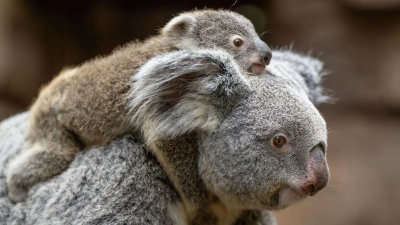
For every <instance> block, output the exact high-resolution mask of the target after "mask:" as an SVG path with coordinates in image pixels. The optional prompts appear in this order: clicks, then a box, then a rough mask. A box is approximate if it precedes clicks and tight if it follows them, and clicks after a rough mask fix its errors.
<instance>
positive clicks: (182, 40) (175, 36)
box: [161, 13, 196, 49]
mask: <svg viewBox="0 0 400 225" xmlns="http://www.w3.org/2000/svg"><path fill="white" fill-rule="evenodd" d="M195 25H196V19H195V18H194V17H193V16H192V15H190V14H188V13H183V14H181V15H179V16H177V17H174V18H173V19H172V20H171V21H169V22H168V23H167V24H166V25H165V26H164V28H162V30H161V35H163V36H165V37H167V38H168V39H169V40H170V41H172V43H174V44H175V46H176V47H177V48H179V49H191V46H195V45H192V44H193V43H190V40H191V39H190V38H189V36H190V34H191V33H192V31H193V29H194V27H195Z"/></svg>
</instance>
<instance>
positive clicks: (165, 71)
mask: <svg viewBox="0 0 400 225" xmlns="http://www.w3.org/2000/svg"><path fill="white" fill-rule="evenodd" d="M249 92H250V87H249V84H248V82H247V80H245V78H244V77H243V76H242V75H241V73H240V70H239V68H238V66H237V65H236V63H235V62H234V60H233V58H232V57H231V56H230V55H229V54H228V53H225V52H222V51H211V50H209V51H207V50H202V51H187V50H185V51H176V52H172V53H167V54H164V55H161V56H157V57H155V58H153V59H151V60H150V61H149V62H148V63H146V64H145V65H144V66H143V67H142V68H141V69H140V70H139V72H138V73H137V74H136V75H134V76H133V77H132V87H131V89H130V90H129V93H128V96H127V107H128V110H129V111H130V114H129V115H130V120H131V124H133V126H134V127H135V128H138V129H139V130H141V132H142V133H143V136H144V138H145V140H146V141H147V142H152V141H155V140H157V139H163V138H173V137H177V136H179V135H182V134H185V133H189V132H192V131H203V132H212V131H213V130H214V129H215V128H216V127H217V126H218V125H219V122H220V121H221V119H222V118H223V117H224V115H226V113H228V112H229V110H230V107H232V105H233V104H234V103H235V102H236V101H237V100H238V99H240V98H241V97H242V96H244V95H246V94H248V93H249Z"/></svg>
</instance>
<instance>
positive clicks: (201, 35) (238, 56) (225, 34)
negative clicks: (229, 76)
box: [7, 10, 271, 202]
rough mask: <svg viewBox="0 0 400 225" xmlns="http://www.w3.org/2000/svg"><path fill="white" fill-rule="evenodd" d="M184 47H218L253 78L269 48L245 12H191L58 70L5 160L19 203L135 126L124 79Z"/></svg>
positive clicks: (14, 198)
mask: <svg viewBox="0 0 400 225" xmlns="http://www.w3.org/2000/svg"><path fill="white" fill-rule="evenodd" d="M182 49H187V50H198V49H223V50H225V51H227V52H228V53H230V54H231V55H232V56H233V58H234V60H235V62H236V63H237V65H238V68H239V69H240V71H241V72H243V73H248V74H255V75H260V74H262V73H264V71H265V67H266V65H268V64H269V62H270V60H271V51H270V49H269V47H268V46H267V44H265V43H264V42H263V41H261V40H260V38H259V37H258V35H257V34H256V32H255V30H254V27H253V25H252V24H251V22H250V21H249V20H247V19H246V18H245V17H243V16H241V15H239V14H237V13H235V12H231V11H225V10H194V11H191V12H186V13H182V14H180V15H179V16H177V17H175V18H173V19H172V20H171V21H170V22H169V23H167V24H166V25H165V27H164V28H163V29H162V30H161V32H160V34H159V35H156V36H154V37H151V38H149V39H147V40H145V41H144V42H135V43H130V44H127V45H126V46H124V47H120V48H119V49H117V50H115V51H114V52H113V53H112V54H111V55H108V56H106V57H101V58H96V59H94V60H91V61H88V62H86V63H83V64H82V65H80V66H77V67H74V68H69V69H65V70H63V71H61V73H60V74H59V75H58V76H57V77H56V78H55V79H54V80H53V81H52V82H51V83H50V84H49V85H47V86H46V87H45V88H44V89H43V90H41V92H40V94H39V97H38V98H37V100H36V101H35V103H34V104H33V105H32V107H31V113H30V130H29V141H30V143H31V146H30V148H29V149H26V150H25V151H24V152H22V153H21V155H20V156H19V157H17V158H15V159H14V160H13V161H12V162H11V163H10V165H9V173H8V176H7V185H8V190H9V197H10V199H11V200H12V201H13V202H20V201H23V200H24V199H25V197H26V194H27V191H28V190H29V188H30V187H31V186H32V185H34V184H35V183H37V182H39V181H43V180H46V179H48V178H50V177H52V176H54V175H56V174H58V173H60V172H62V171H63V170H64V169H65V168H66V167H67V166H68V165H69V162H70V161H71V160H72V159H73V158H74V154H75V153H77V152H79V151H81V150H82V149H84V148H87V147H89V146H92V145H101V144H105V143H107V142H109V141H110V140H112V139H113V138H115V137H117V136H120V135H123V134H126V133H132V132H134V131H136V130H137V127H134V126H133V125H132V124H131V123H130V120H131V118H129V115H128V111H129V107H127V106H126V103H125V102H124V101H125V98H124V96H125V95H126V94H127V92H128V91H129V90H130V88H131V86H132V82H131V81H130V77H131V76H133V75H134V74H136V73H137V72H138V69H139V68H140V66H142V65H143V64H145V63H146V62H147V61H148V60H149V59H151V58H153V57H154V56H157V55H160V54H163V53H166V52H171V51H176V50H182ZM166 107H168V106H166Z"/></svg>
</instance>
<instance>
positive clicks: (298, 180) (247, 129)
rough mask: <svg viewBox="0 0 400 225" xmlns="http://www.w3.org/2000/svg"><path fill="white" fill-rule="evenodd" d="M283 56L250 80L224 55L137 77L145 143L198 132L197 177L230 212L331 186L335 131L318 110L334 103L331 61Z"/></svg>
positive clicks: (167, 62)
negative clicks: (326, 81)
mask: <svg viewBox="0 0 400 225" xmlns="http://www.w3.org/2000/svg"><path fill="white" fill-rule="evenodd" d="M274 55H275V58H274V59H273V60H272V61H271V64H270V66H269V67H268V68H267V71H266V73H265V74H264V75H261V76H245V75H242V74H241V73H240V72H239V69H238V66H237V65H236V64H235V62H234V61H233V60H232V58H231V56H230V55H228V54H227V53H224V52H222V51H179V52H173V53H167V54H165V55H162V56H159V57H156V58H154V59H153V60H151V61H150V62H149V63H147V64H146V65H145V66H144V67H143V68H142V69H141V70H140V72H139V73H138V74H137V75H135V76H134V78H133V80H134V86H133V88H132V90H131V92H130V96H129V97H128V100H129V108H130V110H131V116H132V117H131V118H132V122H133V124H135V125H136V127H140V128H141V131H142V133H143V135H144V138H145V140H146V142H147V143H148V144H150V145H151V143H154V141H157V140H165V139H174V138H177V137H180V136H183V135H187V134H194V136H195V139H194V140H193V139H189V141H190V142H194V143H191V144H192V145H193V146H195V147H194V148H195V149H196V154H197V159H198V160H197V162H196V164H197V165H196V168H197V173H198V174H197V176H199V178H200V179H201V180H202V182H203V183H204V185H205V187H206V189H207V190H208V191H209V192H210V193H212V194H213V195H214V196H216V197H217V198H218V199H219V200H220V201H221V202H222V203H224V204H225V205H230V206H236V207H239V208H243V209H256V208H266V209H280V208H284V207H286V206H288V205H290V204H291V203H293V202H296V201H298V200H300V199H303V198H305V197H306V196H312V195H314V194H316V193H317V192H318V191H319V190H321V189H322V188H324V187H325V186H326V185H327V183H328V180H329V171H328V166H327V162H326V148H327V130H326V124H325V121H324V119H323V118H322V116H321V115H320V113H319V112H318V110H317V109H316V108H315V106H314V104H317V103H321V102H324V101H326V100H327V97H325V96H324V95H323V93H322V89H321V87H320V79H321V76H322V75H321V72H322V71H321V70H322V63H321V62H320V61H318V60H316V59H313V58H311V57H308V56H304V55H298V54H295V53H292V52H289V51H275V52H274ZM180 144H182V143H180ZM182 146H186V144H182ZM153 151H155V154H156V155H157V158H158V159H159V160H160V161H164V162H165V161H168V160H166V159H164V158H163V157H164V154H163V153H162V151H163V150H159V149H153ZM182 151H186V150H185V149H182ZM188 152H189V151H188ZM188 154H189V153H188ZM180 166H182V167H184V166H187V165H180ZM180 188H181V189H182V188H185V187H180Z"/></svg>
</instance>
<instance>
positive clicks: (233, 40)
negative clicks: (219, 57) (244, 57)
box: [229, 35, 245, 50]
mask: <svg viewBox="0 0 400 225" xmlns="http://www.w3.org/2000/svg"><path fill="white" fill-rule="evenodd" d="M229 42H230V44H231V45H232V47H233V48H234V49H236V50H241V49H242V48H243V46H244V45H245V39H244V38H243V37H241V36H239V35H233V36H232V37H230V39H229Z"/></svg>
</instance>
